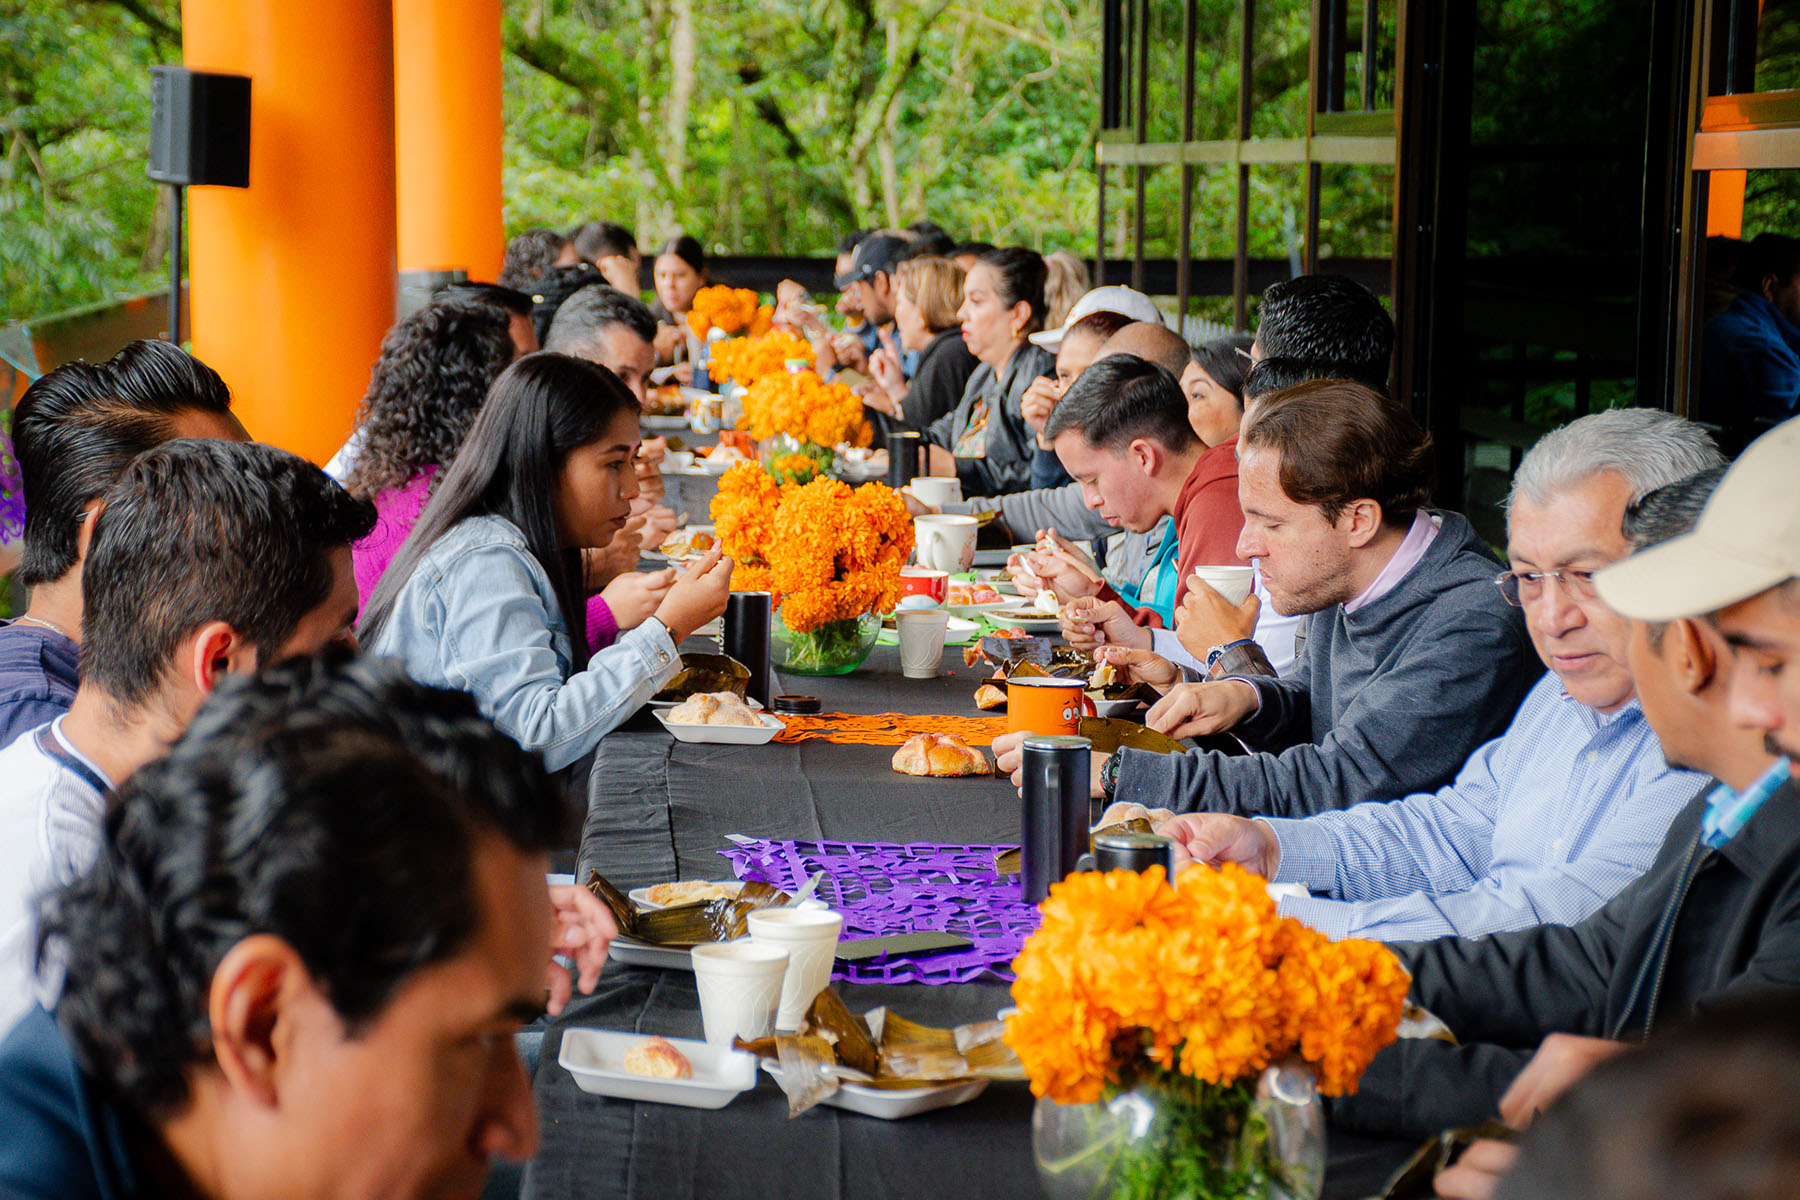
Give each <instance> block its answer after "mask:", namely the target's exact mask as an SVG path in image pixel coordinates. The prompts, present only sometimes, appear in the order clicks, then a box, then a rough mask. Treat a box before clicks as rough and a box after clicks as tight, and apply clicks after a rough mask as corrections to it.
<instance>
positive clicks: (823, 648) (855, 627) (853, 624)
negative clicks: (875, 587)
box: [769, 610, 881, 675]
mask: <svg viewBox="0 0 1800 1200" xmlns="http://www.w3.org/2000/svg"><path fill="white" fill-rule="evenodd" d="M769 634H770V647H769V654H770V658H771V659H772V660H773V662H774V665H775V669H776V670H778V671H786V672H788V673H789V674H791V675H848V674H849V673H850V672H852V671H854V670H856V668H858V667H860V666H862V665H863V660H864V659H866V658H868V657H869V651H870V650H872V649H874V648H875V639H876V638H877V637H879V636H881V614H880V613H864V614H863V615H862V616H860V617H850V618H848V619H846V620H842V621H827V622H826V623H825V624H823V625H821V626H819V627H818V628H817V629H809V630H807V631H806V632H804V633H797V632H795V631H794V630H792V629H789V628H788V627H787V622H785V621H783V620H782V619H781V613H780V610H777V611H776V613H775V621H774V623H773V625H771V626H770V629H769Z"/></svg>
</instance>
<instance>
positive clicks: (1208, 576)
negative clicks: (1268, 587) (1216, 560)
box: [1194, 567, 1256, 605]
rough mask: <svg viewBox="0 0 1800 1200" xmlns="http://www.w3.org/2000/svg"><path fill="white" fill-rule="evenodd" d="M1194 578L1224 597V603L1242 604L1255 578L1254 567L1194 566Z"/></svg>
mask: <svg viewBox="0 0 1800 1200" xmlns="http://www.w3.org/2000/svg"><path fill="white" fill-rule="evenodd" d="M1194 578H1195V579H1198V580H1200V581H1201V582H1202V583H1205V584H1208V585H1210V586H1211V587H1212V589H1213V590H1214V591H1216V592H1218V593H1219V594H1220V595H1221V596H1223V597H1225V600H1226V603H1228V604H1232V605H1238V604H1242V603H1243V602H1244V597H1246V596H1248V595H1249V594H1250V585H1251V584H1252V583H1254V582H1255V580H1256V568H1255V567H1195V568H1194Z"/></svg>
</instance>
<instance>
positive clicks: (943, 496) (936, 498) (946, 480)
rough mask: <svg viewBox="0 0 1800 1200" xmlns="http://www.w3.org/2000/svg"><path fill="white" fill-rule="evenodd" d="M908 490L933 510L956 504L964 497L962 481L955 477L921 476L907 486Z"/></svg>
mask: <svg viewBox="0 0 1800 1200" xmlns="http://www.w3.org/2000/svg"><path fill="white" fill-rule="evenodd" d="M906 490H907V491H909V492H911V493H912V494H913V495H915V496H917V497H918V498H919V499H920V500H923V501H924V502H925V503H926V504H929V505H931V507H933V508H942V507H943V506H944V505H946V504H955V503H957V502H959V501H960V500H961V499H962V498H963V497H962V480H960V479H958V478H957V477H956V476H954V475H920V476H917V477H915V478H914V479H913V481H912V482H911V483H909V484H907V485H906Z"/></svg>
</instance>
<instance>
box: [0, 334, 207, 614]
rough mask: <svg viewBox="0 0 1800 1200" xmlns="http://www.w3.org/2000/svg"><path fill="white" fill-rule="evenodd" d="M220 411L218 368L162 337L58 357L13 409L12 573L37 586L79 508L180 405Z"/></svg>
mask: <svg viewBox="0 0 1800 1200" xmlns="http://www.w3.org/2000/svg"><path fill="white" fill-rule="evenodd" d="M194 411H199V412H210V413H227V412H230V411H231V392H230V390H229V389H227V388H226V386H225V381H224V380H222V379H220V378H219V374H218V372H217V371H214V370H213V369H212V368H211V367H209V366H207V365H206V364H205V363H203V362H201V361H200V360H199V359H197V358H195V357H194V356H193V355H191V354H189V353H187V352H186V351H185V350H182V349H181V348H180V347H179V346H173V345H170V344H169V343H168V342H161V341H152V340H144V341H137V342H133V343H131V344H130V345H129V346H126V347H125V348H124V349H123V350H121V351H119V352H118V353H117V354H115V355H113V357H112V358H111V359H110V360H109V361H107V362H105V363H101V364H98V365H96V364H93V363H87V362H72V363H65V364H64V365H62V366H60V367H57V368H56V369H55V370H53V371H50V372H48V373H47V374H45V375H44V376H43V377H42V378H40V379H38V380H37V381H36V382H35V383H33V384H32V385H31V386H30V387H29V388H27V389H26V391H25V394H24V395H23V396H22V397H20V399H19V403H18V406H17V407H16V408H15V409H14V410H13V425H12V438H13V452H14V454H15V455H16V456H17V457H18V460H19V473H20V475H21V476H22V478H23V482H24V486H25V504H26V509H25V554H24V558H23V560H22V561H21V562H20V564H19V568H18V570H17V571H16V572H15V573H14V577H15V578H16V579H17V580H18V581H19V582H20V583H22V584H26V585H28V586H35V585H37V584H40V583H50V582H52V581H54V580H57V579H61V578H62V577H63V576H64V575H65V574H67V573H68V571H69V568H71V567H73V566H74V565H75V560H76V558H77V556H78V551H79V530H80V525H81V518H82V513H83V511H84V510H85V509H86V508H87V506H88V505H89V504H91V503H93V502H94V501H95V500H97V499H99V498H100V496H101V495H102V494H103V493H104V492H105V491H106V489H107V488H109V487H111V486H112V485H113V481H114V480H116V479H118V477H119V473H120V472H122V471H123V470H124V469H125V467H126V464H128V463H129V462H131V460H132V459H134V458H136V457H137V456H138V455H140V454H142V453H143V452H144V451H146V450H148V449H150V447H152V446H155V445H158V444H159V443H161V442H165V441H167V440H168V439H169V438H170V437H171V436H172V435H173V434H174V418H175V417H177V416H179V415H180V414H182V413H184V412H194Z"/></svg>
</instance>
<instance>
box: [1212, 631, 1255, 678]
mask: <svg viewBox="0 0 1800 1200" xmlns="http://www.w3.org/2000/svg"><path fill="white" fill-rule="evenodd" d="M1251 644H1252V639H1251V638H1239V639H1238V640H1237V641H1235V642H1225V643H1223V644H1221V645H1218V646H1214V647H1213V648H1212V649H1210V650H1208V651H1207V652H1206V669H1207V670H1208V671H1210V670H1212V669H1213V667H1214V666H1215V665H1216V664H1217V663H1218V661H1219V660H1220V659H1221V658H1223V657H1225V652H1226V651H1227V650H1231V649H1235V648H1236V647H1238V646H1248V645H1251Z"/></svg>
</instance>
